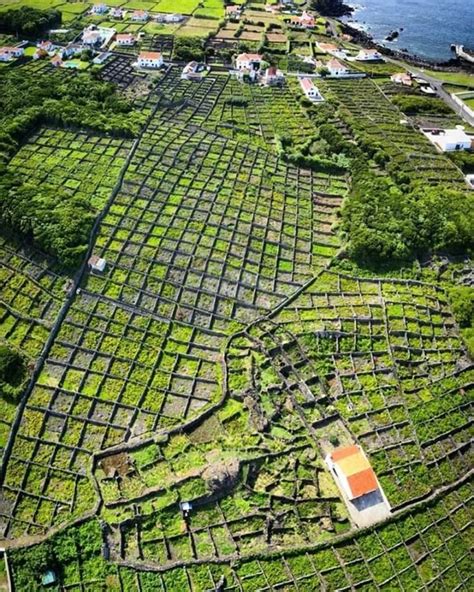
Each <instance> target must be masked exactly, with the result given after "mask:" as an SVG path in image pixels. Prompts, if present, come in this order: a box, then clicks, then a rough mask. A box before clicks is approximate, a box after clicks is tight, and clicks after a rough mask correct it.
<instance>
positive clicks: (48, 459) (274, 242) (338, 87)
mask: <svg viewBox="0 0 474 592" xmlns="http://www.w3.org/2000/svg"><path fill="white" fill-rule="evenodd" d="M45 1H46V0H28V2H31V5H34V6H35V7H36V6H38V7H40V5H41V4H44V3H45ZM57 1H58V3H59V2H60V1H61V0H57ZM111 1H112V3H113V5H120V6H122V7H124V8H126V9H128V10H134V9H138V8H143V9H147V10H150V11H152V12H156V11H163V10H169V11H170V12H183V13H185V12H186V11H188V12H189V13H192V17H191V18H190V19H188V20H186V22H185V23H183V24H177V25H169V26H168V25H161V24H158V23H156V22H149V23H147V24H146V25H145V24H144V25H141V24H136V23H133V24H132V23H131V21H130V20H129V19H128V18H126V19H123V20H122V21H119V20H117V22H116V24H117V26H118V27H120V30H123V31H125V30H130V31H135V32H137V31H142V32H144V33H145V35H143V36H141V37H140V42H139V46H136V47H133V48H128V50H127V51H126V52H125V53H126V55H123V54H121V55H117V54H113V55H111V56H109V58H108V59H107V61H106V62H105V63H104V65H102V66H97V65H96V64H90V68H89V69H88V70H87V72H83V73H80V72H75V71H72V70H68V69H66V68H64V69H54V68H53V67H52V66H51V65H50V63H49V61H48V60H46V59H45V60H35V61H33V60H28V59H25V60H19V61H18V62H16V63H11V64H5V65H4V67H2V68H1V69H0V81H1V82H2V85H1V86H2V88H1V91H0V107H1V114H0V124H1V129H2V135H1V136H0V137H1V150H2V153H3V155H4V157H3V163H2V169H1V171H0V173H1V176H2V180H1V181H0V223H1V224H2V228H4V233H3V236H2V237H1V239H0V344H1V345H0V388H1V390H2V395H3V396H0V451H1V452H2V453H3V454H4V463H5V466H4V471H3V472H2V475H3V482H2V506H1V508H2V512H1V514H2V529H1V533H0V534H1V537H2V538H4V539H13V540H16V542H17V546H16V547H17V548H14V549H8V551H7V553H8V558H9V561H10V566H11V568H12V572H13V578H14V584H15V589H16V590H18V591H19V592H26V591H30V590H40V591H41V592H43V590H44V592H46V590H47V588H46V587H43V586H42V584H41V578H42V576H43V575H44V573H45V572H46V571H47V570H53V571H54V573H55V575H56V577H57V580H58V581H57V585H56V587H57V588H58V589H64V590H71V591H72V590H76V589H77V590H79V589H81V590H91V591H92V590H94V591H95V590H115V591H116V592H134V591H135V590H137V591H138V590H140V591H141V592H151V591H155V590H158V591H162V592H164V591H166V592H174V591H175V590H176V591H180V592H191V591H192V592H205V591H209V590H218V589H225V590H226V591H228V592H255V591H257V590H261V591H263V590H265V591H270V590H272V591H273V590H275V591H276V590H285V591H288V592H290V591H292V592H293V591H295V592H296V591H298V592H303V591H304V592H309V591H312V592H316V591H318V592H319V590H328V591H332V590H341V589H344V590H345V589H351V590H372V589H373V590H410V591H411V590H421V589H426V590H438V589H439V590H455V589H459V590H460V589H466V590H467V589H470V585H469V582H470V581H471V580H470V579H469V578H471V572H472V570H471V564H470V561H469V560H470V550H471V549H472V540H471V539H472V528H471V529H470V528H469V527H470V525H471V523H472V496H471V490H472V482H471V481H470V480H469V479H468V476H467V475H466V468H467V467H469V466H471V465H472V458H473V457H472V448H471V446H470V443H471V439H472V434H471V432H472V425H471V424H472V404H473V388H472V385H473V382H474V381H473V379H474V367H473V365H472V360H471V359H470V357H469V353H470V354H471V356H472V354H473V352H474V328H473V325H472V323H473V316H474V315H473V309H474V298H473V292H474V290H473V289H472V288H470V287H468V286H470V283H471V281H472V265H471V262H470V260H469V256H470V255H471V254H472V250H473V248H474V244H473V240H474V239H473V237H474V220H473V216H474V202H473V195H471V194H470V192H468V191H467V189H466V186H465V182H464V179H463V175H462V174H461V173H460V170H459V168H458V167H457V166H456V164H457V165H460V166H462V168H463V169H464V170H467V169H468V168H469V167H470V164H471V163H470V159H469V157H468V156H466V155H464V154H463V155H455V156H453V157H452V159H451V158H449V157H447V156H445V155H443V154H440V153H437V152H436V151H435V150H434V148H433V146H432V145H431V144H430V143H429V142H428V141H427V140H426V138H425V137H424V136H423V134H421V133H419V132H418V131H417V130H416V129H415V126H413V125H411V124H412V123H416V122H417V121H419V120H420V119H430V120H431V118H432V119H433V120H434V121H436V124H437V125H438V124H439V125H440V126H441V125H446V126H448V125H449V126H453V125H456V124H457V123H458V120H457V118H456V115H455V114H454V113H451V112H447V111H446V109H445V108H444V106H441V107H440V103H439V101H437V100H434V101H433V100H429V99H426V98H425V97H418V96H417V95H416V93H417V90H416V89H415V88H412V89H408V90H407V89H402V90H401V89H399V88H397V87H395V85H393V84H391V83H390V82H389V81H388V80H387V79H382V77H381V76H380V75H381V74H382V73H387V71H388V69H389V68H392V67H393V66H391V65H390V66H389V65H387V64H382V65H381V66H380V67H379V66H373V65H371V64H366V65H365V68H367V70H368V71H369V72H370V73H371V74H374V76H376V80H377V84H380V87H379V86H377V84H375V83H374V82H373V81H372V80H370V79H364V80H356V79H353V80H350V79H347V80H343V79H338V80H335V79H330V78H327V77H326V78H324V79H319V80H318V88H320V89H321V92H322V94H323V96H324V98H325V102H324V104H317V105H316V104H313V103H311V102H309V101H307V100H306V99H304V98H303V94H302V92H301V88H300V85H299V82H298V80H297V79H296V78H295V77H290V76H288V77H287V79H286V81H285V85H284V86H283V87H264V86H261V85H259V84H242V83H240V82H239V81H238V80H237V79H236V78H231V77H229V76H228V74H227V73H226V72H223V71H222V70H221V69H220V68H216V69H213V70H212V71H211V72H210V73H209V74H208V75H206V76H205V77H204V78H203V79H202V80H200V81H193V82H191V81H187V80H183V79H181V70H182V68H181V67H178V66H171V67H170V68H169V69H167V71H166V72H164V71H163V72H159V74H157V73H156V72H155V73H152V74H146V73H142V72H139V73H137V72H136V71H135V70H134V69H133V67H132V66H131V62H132V60H133V56H134V55H135V53H136V52H137V51H139V50H141V49H144V48H146V49H150V50H155V51H156V50H161V51H162V52H163V53H164V55H166V56H167V57H171V56H174V57H175V58H177V59H179V60H180V61H183V62H185V61H189V60H190V59H198V60H201V59H203V57H204V53H205V54H206V56H207V57H208V58H209V61H210V63H214V62H217V63H219V60H221V59H223V56H224V57H225V56H227V57H229V50H228V49H223V50H221V46H223V45H224V43H221V42H220V41H217V42H216V43H214V42H213V41H212V40H211V41H210V42H209V43H204V41H203V38H204V37H205V36H206V35H208V32H209V31H211V30H212V28H217V27H218V26H219V25H220V23H219V20H218V18H220V15H221V14H222V10H223V5H222V4H221V3H220V0H219V2H217V1H214V0H209V1H208V0H204V2H202V3H201V4H199V3H198V2H197V1H196V0H183V1H182V2H179V3H176V2H175V3H174V4H173V3H171V2H170V0H162V2H159V3H153V2H147V1H146V0H130V1H128V2H121V1H120V0H111ZM90 4H91V3H89V4H85V3H72V4H70V7H69V8H70V10H69V11H66V8H68V4H67V3H66V5H64V6H65V7H66V8H65V13H66V12H67V14H68V15H69V16H68V26H69V23H70V26H71V37H72V36H73V35H74V34H75V32H77V31H78V30H79V29H80V27H81V26H82V25H84V24H85V23H86V22H95V23H108V22H109V21H108V20H107V19H108V18H110V17H108V16H107V15H106V16H104V17H102V16H99V15H97V16H91V15H87V16H86V15H85V11H86V10H87V7H88V6H90ZM323 4H325V7H326V9H328V8H331V7H329V4H331V5H332V9H334V7H336V9H337V8H338V7H339V8H340V5H341V3H340V2H336V3H323ZM15 6H16V5H15ZM244 10H245V12H244V17H243V18H242V19H241V21H240V22H239V24H237V23H230V24H229V23H227V24H226V27H224V28H223V29H221V32H223V34H224V33H225V34H224V38H227V39H231V38H232V39H235V37H234V33H236V37H237V36H238V35H240V37H241V43H242V45H240V46H239V51H240V49H242V51H244V50H245V51H249V52H250V51H258V50H261V49H262V47H264V48H265V59H268V61H269V63H274V64H278V65H279V67H280V68H285V65H286V64H288V65H291V67H292V68H295V69H300V68H301V67H302V66H301V64H302V63H303V62H302V58H301V57H294V56H309V55H314V47H315V46H314V43H315V41H316V40H320V39H322V38H324V37H323V36H324V32H325V31H324V28H325V18H324V17H323V18H321V19H319V23H318V31H317V33H316V32H308V31H302V30H298V31H297V30H293V31H291V33H289V34H287V33H288V31H287V29H286V25H285V24H284V23H283V24H282V22H281V19H280V17H279V16H275V15H270V14H268V13H267V12H265V11H264V10H263V5H247V6H246V7H245V9H244ZM234 25H235V27H234ZM130 27H133V28H130ZM237 31H238V33H237ZM164 32H167V33H170V35H169V36H168V35H167V36H164V35H163V33H164ZM191 37H192V38H191ZM6 42H10V41H9V40H8V41H6ZM236 43H237V42H236ZM31 49H32V48H30V51H29V54H30V55H31V54H32V52H31ZM226 52H227V53H226ZM82 57H84V58H86V59H90V58H91V55H90V54H89V53H87V54H84V55H83V56H82ZM280 60H281V61H280ZM87 65H89V63H88V62H87ZM384 68H387V70H384ZM106 80H108V81H112V83H109V82H105V81H106ZM114 82H115V83H116V84H117V87H115V86H114V85H113V83H114ZM3 83H4V84H3ZM381 88H382V89H383V91H384V92H381ZM119 89H120V90H119ZM402 111H403V113H404V114H405V115H403V114H402ZM412 116H413V120H412V119H411V118H412ZM420 116H421V117H420ZM132 138H136V142H134V144H133V151H131V146H132V142H131V139H132ZM455 163H456V164H455ZM104 206H107V207H106V209H105V211H104ZM99 212H102V216H101V219H100V224H98V225H97V227H96V228H95V232H94V236H93V237H91V229H92V226H93V224H94V221H95V220H96V219H97V215H98V213H99ZM8 228H9V229H11V230H10V231H8V230H7V229H8ZM88 249H90V252H91V253H92V254H93V255H95V256H97V257H103V258H104V259H105V260H106V266H105V269H104V270H103V271H102V272H97V271H95V270H94V271H92V270H89V269H85V270H84V273H83V275H82V276H81V277H80V282H79V285H77V284H75V283H73V282H71V277H72V275H73V271H74V270H75V269H77V265H78V264H79V263H80V262H83V261H84V257H85V253H86V250H88ZM453 254H455V255H456V257H451V255H453ZM76 288H77V289H76ZM58 315H61V316H58ZM53 331H54V332H53ZM466 346H467V347H466ZM32 368H35V372H34V374H33V376H34V381H31V382H30V383H28V382H27V379H28V376H29V372H30V370H31V369H32ZM27 384H28V391H26V390H25V388H26V385H27ZM26 392H28V396H26ZM12 395H14V396H12ZM21 397H23V398H22V399H20V398H21ZM19 400H21V413H22V415H21V418H19V419H20V421H15V418H17V415H16V413H17V411H18V408H19V407H18V401H19ZM12 426H13V429H14V431H13V432H12ZM353 442H357V443H359V444H360V446H361V447H362V448H363V450H364V452H365V454H366V455H367V457H368V459H369V461H370V463H371V465H372V467H373V468H374V470H375V472H376V475H377V478H378V480H379V483H380V484H381V486H382V488H383V491H384V493H385V494H386V496H387V498H388V501H389V503H390V505H391V508H392V509H393V510H394V513H393V514H392V515H391V516H390V517H389V519H388V520H387V521H384V523H383V524H376V525H373V526H372V527H370V528H368V529H363V530H362V531H360V530H357V529H356V527H355V526H354V524H353V522H352V521H351V519H350V513H349V510H350V508H349V507H348V504H346V502H344V500H343V498H342V497H341V495H340V491H339V489H338V486H337V483H336V482H335V480H334V477H333V475H332V473H331V472H330V471H329V470H328V467H327V464H326V462H325V458H326V455H327V454H328V452H330V451H331V450H333V448H334V447H339V446H345V445H347V444H351V443H353ZM7 444H8V445H7ZM185 501H188V502H190V503H191V504H192V509H191V511H190V513H189V515H187V516H185V515H184V513H183V512H182V511H181V508H180V503H181V502H185ZM23 537H24V538H23ZM36 537H37V538H36ZM37 540H41V541H43V542H42V543H40V544H31V545H30V546H28V547H24V545H23V542H24V541H28V542H29V543H33V542H34V541H37ZM14 547H15V545H14ZM0 576H1V574H0ZM471 579H472V578H471Z"/></svg>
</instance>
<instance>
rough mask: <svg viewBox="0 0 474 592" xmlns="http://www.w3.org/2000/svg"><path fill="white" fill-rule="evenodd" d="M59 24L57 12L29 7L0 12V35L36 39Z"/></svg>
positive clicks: (59, 17) (58, 13)
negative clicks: (5, 34)
mask: <svg viewBox="0 0 474 592" xmlns="http://www.w3.org/2000/svg"><path fill="white" fill-rule="evenodd" d="M60 24H61V13H60V12H59V11H58V10H54V9H50V10H39V9H36V8H31V7H29V6H22V7H21V8H17V9H13V10H6V11H0V33H10V34H13V35H16V36H17V37H20V36H25V35H26V36H27V37H37V36H40V35H42V34H44V33H45V31H47V30H48V29H52V28H54V27H57V26H58V25H60Z"/></svg>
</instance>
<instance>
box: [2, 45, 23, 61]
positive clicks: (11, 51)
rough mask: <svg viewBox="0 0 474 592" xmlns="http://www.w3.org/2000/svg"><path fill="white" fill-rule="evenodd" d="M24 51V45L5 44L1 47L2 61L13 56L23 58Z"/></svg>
mask: <svg viewBox="0 0 474 592" xmlns="http://www.w3.org/2000/svg"><path fill="white" fill-rule="evenodd" d="M24 53H25V50H24V49H23V48H22V47H14V46H11V45H5V46H4V47H0V62H9V61H10V60H11V59H13V58H21V56H22V55H23V54H24Z"/></svg>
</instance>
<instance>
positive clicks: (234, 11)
mask: <svg viewBox="0 0 474 592" xmlns="http://www.w3.org/2000/svg"><path fill="white" fill-rule="evenodd" d="M241 14H242V7H241V6H239V5H238V4H230V5H229V6H226V7H225V15H226V17H227V18H230V19H234V20H239V19H240V15H241Z"/></svg>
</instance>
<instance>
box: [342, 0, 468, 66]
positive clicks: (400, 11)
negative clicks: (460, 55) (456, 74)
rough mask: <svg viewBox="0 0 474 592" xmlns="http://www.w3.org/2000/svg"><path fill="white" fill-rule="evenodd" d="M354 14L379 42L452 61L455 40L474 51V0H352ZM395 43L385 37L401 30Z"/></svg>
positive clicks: (429, 56) (359, 23) (360, 23)
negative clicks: (452, 47) (401, 28)
mask: <svg viewBox="0 0 474 592" xmlns="http://www.w3.org/2000/svg"><path fill="white" fill-rule="evenodd" d="M346 3H347V4H350V5H352V6H356V5H357V6H356V10H355V12H354V13H353V15H352V17H351V18H349V19H346V21H350V20H354V21H356V22H357V24H358V25H359V26H360V27H361V28H363V29H364V30H366V31H367V32H368V33H369V34H370V35H371V36H372V37H373V38H374V39H375V40H376V41H377V42H380V43H383V44H384V45H387V47H390V48H392V49H407V50H408V51H409V52H410V53H412V54H417V55H419V56H421V57H424V58H428V59H431V60H437V61H441V60H449V59H450V58H451V57H452V56H453V53H452V52H451V51H450V45H451V44H452V43H456V44H463V45H465V46H466V47H468V48H471V49H473V50H474V0H349V1H347V2H346ZM400 27H403V29H404V30H403V31H402V32H401V33H400V36H399V38H398V39H397V40H396V41H395V42H392V43H389V42H387V41H384V40H385V37H386V36H387V35H388V34H389V33H390V32H391V31H393V30H394V29H400Z"/></svg>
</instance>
